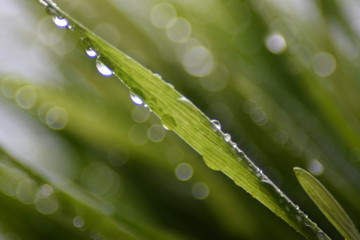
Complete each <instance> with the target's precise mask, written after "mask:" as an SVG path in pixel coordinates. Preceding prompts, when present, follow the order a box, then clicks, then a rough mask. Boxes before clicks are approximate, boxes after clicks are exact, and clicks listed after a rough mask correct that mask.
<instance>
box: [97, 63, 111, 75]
mask: <svg viewBox="0 0 360 240" xmlns="http://www.w3.org/2000/svg"><path fill="white" fill-rule="evenodd" d="M96 68H97V70H98V71H99V73H100V74H101V75H103V76H104V77H110V76H112V75H113V71H112V70H111V69H110V68H109V67H108V66H106V65H105V64H104V63H103V62H101V61H100V60H99V59H97V60H96Z"/></svg>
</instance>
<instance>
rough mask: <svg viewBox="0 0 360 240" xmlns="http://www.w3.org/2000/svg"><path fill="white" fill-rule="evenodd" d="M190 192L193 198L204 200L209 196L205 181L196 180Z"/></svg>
mask: <svg viewBox="0 0 360 240" xmlns="http://www.w3.org/2000/svg"><path fill="white" fill-rule="evenodd" d="M191 192H192V194H193V197H194V198H195V199H198V200H204V199H206V198H207V197H208V196H209V194H210V189H209V186H208V185H207V184H206V183H203V182H197V183H195V184H194V185H193V187H192V190H191Z"/></svg>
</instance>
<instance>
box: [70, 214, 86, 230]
mask: <svg viewBox="0 0 360 240" xmlns="http://www.w3.org/2000/svg"><path fill="white" fill-rule="evenodd" d="M73 224H74V226H75V227H78V228H81V227H83V226H84V225H85V220H84V219H83V218H82V217H80V216H75V217H74V219H73Z"/></svg>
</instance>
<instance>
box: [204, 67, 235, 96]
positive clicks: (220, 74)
mask: <svg viewBox="0 0 360 240" xmlns="http://www.w3.org/2000/svg"><path fill="white" fill-rule="evenodd" d="M228 82H229V72H228V70H227V68H226V67H225V66H223V65H220V64H215V66H214V69H213V71H212V73H211V74H209V75H208V76H205V77H202V78H200V83H201V85H202V86H203V87H204V88H205V89H206V90H208V91H211V92H218V91H221V90H223V89H224V88H225V87H226V85H227V84H228Z"/></svg>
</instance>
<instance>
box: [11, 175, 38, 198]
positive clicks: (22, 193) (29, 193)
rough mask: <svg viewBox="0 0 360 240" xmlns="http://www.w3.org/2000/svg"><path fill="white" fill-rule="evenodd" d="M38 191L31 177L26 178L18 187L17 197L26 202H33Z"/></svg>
mask: <svg viewBox="0 0 360 240" xmlns="http://www.w3.org/2000/svg"><path fill="white" fill-rule="evenodd" d="M36 191H37V185H36V183H35V182H34V181H33V180H31V179H24V180H23V181H21V182H20V183H19V185H18V186H17V188H16V197H17V198H18V199H19V200H20V201H21V202H23V203H24V204H33V203H34V200H35V193H36Z"/></svg>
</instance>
